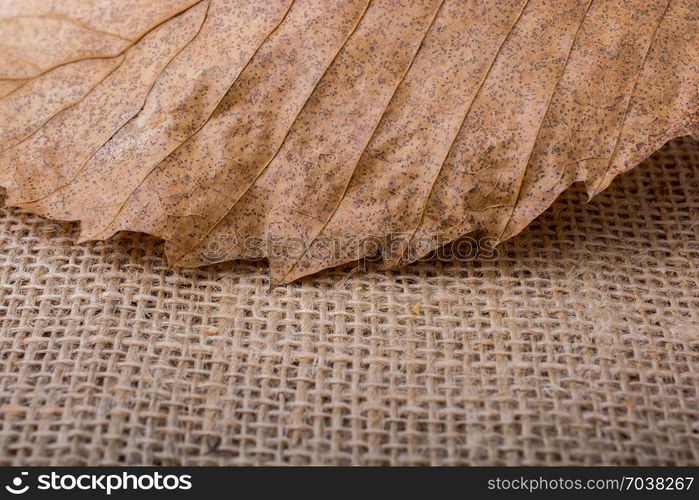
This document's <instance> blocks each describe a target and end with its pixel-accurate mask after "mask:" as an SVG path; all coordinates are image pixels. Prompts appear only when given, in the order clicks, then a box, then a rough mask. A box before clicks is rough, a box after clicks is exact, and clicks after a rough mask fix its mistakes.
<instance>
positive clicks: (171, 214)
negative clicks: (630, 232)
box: [0, 0, 699, 283]
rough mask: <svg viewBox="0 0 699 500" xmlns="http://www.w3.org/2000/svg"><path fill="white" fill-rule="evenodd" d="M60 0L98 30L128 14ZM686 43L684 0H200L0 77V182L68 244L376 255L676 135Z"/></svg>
mask: <svg viewBox="0 0 699 500" xmlns="http://www.w3.org/2000/svg"><path fill="white" fill-rule="evenodd" d="M152 3H154V4H160V3H161V2H152ZM190 3H192V2H190ZM48 4H51V5H52V7H51V8H52V9H54V10H55V9H58V8H59V7H58V5H59V3H58V2H56V3H55V4H52V3H51V2H48ZM66 4H67V5H69V7H66V10H65V11H61V13H60V15H58V14H56V12H58V11H56V12H54V13H53V14H51V15H52V16H53V17H56V18H62V17H61V16H66V17H68V18H70V19H72V20H78V21H79V23H80V25H84V26H90V27H92V28H95V30H99V31H100V32H106V33H115V32H119V33H122V31H119V30H117V31H114V27H115V26H121V25H120V24H119V23H120V22H123V20H124V19H128V18H129V16H130V15H133V13H132V14H129V11H128V8H131V7H132V8H134V9H135V10H137V7H138V5H137V4H138V2H136V1H135V0H132V1H131V2H128V5H126V6H125V7H124V9H125V10H120V11H119V12H120V13H121V14H123V17H119V15H117V14H115V13H107V12H106V11H105V9H107V10H108V8H107V7H106V6H105V5H102V4H101V2H96V3H95V5H94V9H93V10H92V11H89V10H80V5H81V4H82V3H80V2H75V5H73V4H72V3H71V2H67V3H66ZM180 4H181V5H180V7H182V6H184V5H185V2H180ZM8 5H10V6H13V7H12V8H14V9H15V11H12V9H11V8H10V7H8ZM26 5H27V7H25V9H26V10H25V11H22V13H21V15H26V16H30V17H31V16H33V15H35V14H36V13H39V12H43V11H42V10H41V9H42V8H44V7H41V6H40V5H39V3H38V2H37V3H35V2H28V3H27V4H26ZM41 5H44V6H45V5H47V4H46V3H43V2H41ZM149 8H151V9H152V10H151V11H150V12H151V18H150V19H151V21H149V22H145V21H141V24H140V28H139V29H140V30H141V32H145V31H147V30H148V27H149V26H152V25H153V22H152V21H153V19H156V17H157V15H156V14H155V12H156V11H157V12H159V13H160V14H162V15H167V13H166V12H165V8H164V7H163V6H162V5H161V6H160V9H161V10H159V11H158V10H157V9H156V7H154V6H152V5H151V6H150V7H149ZM17 9H18V7H17V4H16V3H15V2H0V25H1V24H2V22H3V19H14V17H12V16H15V17H16V16H19V15H20V14H18V13H17ZM70 9H73V10H70ZM168 12H170V11H168ZM160 14H158V15H160ZM110 16H111V17H110ZM53 17H52V19H53ZM118 19H121V21H119V20H118ZM13 22H14V21H13ZM13 26H15V25H14V24H13ZM95 30H93V32H97V31H95ZM0 32H2V26H0ZM124 33H126V31H124ZM698 33H699V0H643V1H641V0H628V1H625V2H618V1H615V0H516V1H512V2H494V1H491V0H481V1H466V0H451V1H449V0H445V1H439V0H419V1H410V2H408V1H399V0H373V1H369V0H337V1H320V0H296V1H295V2H292V1H291V0H288V1H282V0H278V1H274V2H242V1H233V0H210V2H209V1H205V2H201V3H199V4H196V5H194V6H192V7H190V8H189V9H188V10H186V11H185V12H184V13H182V14H180V15H178V16H176V17H174V18H172V19H170V20H169V21H166V22H164V23H163V24H161V25H160V26H159V27H157V28H155V29H152V30H151V31H148V32H147V34H145V36H143V38H142V39H140V40H137V41H135V43H134V44H133V45H132V46H130V47H127V48H125V49H123V50H121V49H115V50H116V53H114V54H112V55H113V56H114V55H115V56H116V57H111V58H101V59H100V58H91V59H87V60H85V61H80V62H74V63H70V64H63V65H58V66H56V67H55V68H54V69H52V70H49V71H48V72H44V73H43V74H42V76H40V77H38V78H33V79H28V80H26V81H24V82H23V83H22V84H21V85H19V86H18V85H17V84H16V83H14V82H13V81H11V80H7V79H5V80H4V81H0V96H3V97H0V116H1V117H2V118H3V119H4V123H2V124H0V132H2V134H1V135H0V150H1V149H6V151H5V152H4V153H2V154H1V155H0V182H1V183H2V185H3V186H5V187H7V188H8V189H9V202H10V203H12V204H15V205H21V206H24V207H27V208H29V209H31V210H33V211H35V212H37V213H40V214H43V215H46V216H48V217H52V218H56V219H66V220H79V221H81V222H82V226H81V227H82V238H83V239H96V238H106V237H108V236H110V235H112V234H113V233H115V232H117V231H120V230H137V231H144V232H148V233H151V234H155V235H158V236H160V237H162V238H164V239H165V240H166V252H167V255H168V258H169V259H170V261H171V263H173V264H175V265H185V266H197V265H205V264H208V263H211V262H217V261H223V260H230V259H239V258H259V257H267V258H268V259H269V261H270V269H271V274H272V281H273V283H281V282H290V281H293V280H295V279H298V278H300V277H302V276H305V275H308V274H311V273H315V272H317V271H319V270H322V269H324V268H327V267H331V266H335V265H339V264H342V263H345V262H349V261H353V260H356V259H360V258H363V257H369V256H371V255H372V254H373V253H375V252H376V251H379V252H380V254H381V256H382V258H383V260H384V262H385V265H386V266H387V267H396V266H400V265H404V264H407V263H409V262H412V261H413V260H415V259H417V258H420V257H422V256H423V255H425V254H427V253H429V252H430V251H431V250H433V249H435V248H437V247H439V246H441V245H444V244H446V243H448V242H450V241H452V240H454V239H456V238H458V237H460V236H462V235H465V234H468V233H471V232H474V231H479V232H482V233H484V234H486V235H490V236H492V237H493V238H494V239H495V240H497V241H502V240H504V239H507V238H510V237H511V236H513V235H515V234H517V233H518V232H519V231H520V230H521V229H523V228H524V226H526V224H528V223H529V222H530V221H531V220H532V219H533V218H534V217H536V216H537V215H538V214H539V213H541V212H542V211H543V210H545V209H546V208H547V207H548V206H549V205H550V204H551V203H552V202H553V201H554V200H555V198H556V197H557V196H558V195H559V194H560V193H561V192H562V191H563V190H565V189H566V188H567V187H568V186H570V185H571V184H572V183H574V182H584V183H585V185H586V187H587V190H588V193H589V195H590V196H594V195H595V194H597V193H598V192H600V191H601V190H602V189H604V188H605V187H607V186H608V185H609V183H610V182H611V180H612V179H613V178H614V177H615V176H616V175H618V174H620V173H622V172H624V171H625V170H628V169H629V168H632V167H633V166H635V165H637V164H638V163H640V162H641V161H643V160H644V159H645V158H646V157H647V156H648V155H650V154H651V153H652V152H654V151H655V150H656V149H658V148H659V147H660V146H662V144H664V143H665V142H667V141H668V140H670V139H673V138H675V137H678V136H682V135H687V134H690V135H694V136H695V137H696V136H698V135H699V41H698V39H697V36H698ZM137 36H139V35H138V34H134V33H133V32H130V33H129V36H126V38H129V39H131V38H132V37H137ZM61 40H62V39H61ZM101 40H102V42H104V43H106V41H108V40H111V39H110V38H109V37H106V38H102V39H101ZM102 42H100V43H102ZM110 43H111V42H110ZM57 45H58V47H57V48H56V52H55V53H62V54H64V55H65V54H68V53H69V51H70V50H72V49H70V47H69V46H70V42H66V45H63V44H62V43H59V44H57ZM117 45H118V44H115V45H114V47H116V46H117ZM96 47H100V45H99V44H98V43H94V44H93V45H92V49H91V50H92V51H93V52H92V53H93V54H96V53H97V51H96V49H95V48H96ZM100 50H101V49H100ZM119 50H121V52H119ZM61 51H63V52H61ZM30 53H31V51H28V52H27V53H26V54H24V56H23V57H25V56H26V57H27V58H30V55H29V54H30ZM122 53H123V55H119V54H122ZM46 57H47V59H46V60H45V61H43V62H41V65H43V66H45V67H48V66H50V65H51V64H54V63H55V61H56V60H58V56H51V57H53V59H50V58H48V55H47V56H46ZM61 57H63V56H61ZM52 61H53V62H52ZM81 63H83V64H85V65H87V64H89V65H91V66H90V67H91V68H92V67H93V66H94V70H92V71H91V72H90V75H89V76H86V75H85V73H86V72H85V71H78V70H73V69H70V68H72V67H74V65H77V64H81ZM43 66H42V67H43ZM9 67H11V68H15V69H12V71H15V73H14V74H15V75H17V74H20V73H21V72H20V70H19V69H17V68H19V67H14V66H9ZM8 71H9V70H8ZM61 72H63V73H61ZM27 74H28V73H27ZM51 75H54V76H51ZM2 77H3V76H2V74H0V78H2ZM42 78H44V80H42ZM8 123H9V125H8ZM3 144H5V147H4V148H3V147H2V145H3ZM251 242H255V244H254V245H251V244H250V243H251ZM368 242H369V243H371V244H367V243H368Z"/></svg>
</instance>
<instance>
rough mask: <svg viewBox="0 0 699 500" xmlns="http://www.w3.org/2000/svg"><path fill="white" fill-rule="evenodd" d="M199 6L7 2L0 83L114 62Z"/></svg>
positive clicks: (0, 6)
mask: <svg viewBox="0 0 699 500" xmlns="http://www.w3.org/2000/svg"><path fill="white" fill-rule="evenodd" d="M197 1H198V0H172V1H168V2H153V1H152V0H127V1H119V2H114V1H112V0H97V1H91V2H86V1H85V0H3V1H2V2H0V33H2V38H1V39H0V79H20V80H21V79H27V78H32V77H35V76H39V75H40V74H42V73H44V72H46V71H48V70H50V69H52V68H54V67H56V66H58V65H60V64H66V63H69V62H74V61H80V60H83V59H89V58H97V57H115V56H117V55H120V54H122V53H123V52H124V51H125V50H126V49H127V48H129V47H130V46H131V45H133V43H135V42H136V41H137V40H138V39H139V38H140V37H141V36H142V35H143V34H144V33H146V32H148V31H150V30H151V29H153V28H154V27H155V26H157V25H159V24H161V23H163V22H165V21H166V20H168V19H170V18H171V17H173V16H174V15H176V14H178V13H180V12H182V11H183V10H185V9H187V8H189V7H191V6H192V5H193V4H195V3H196V2H197ZM57 36H59V37H60V42H61V43H56V37H57Z"/></svg>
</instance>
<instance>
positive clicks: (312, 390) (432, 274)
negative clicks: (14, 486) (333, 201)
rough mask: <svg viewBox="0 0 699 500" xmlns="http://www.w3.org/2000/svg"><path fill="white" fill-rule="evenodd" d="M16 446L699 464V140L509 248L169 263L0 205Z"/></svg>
mask: <svg viewBox="0 0 699 500" xmlns="http://www.w3.org/2000/svg"><path fill="white" fill-rule="evenodd" d="M0 230H1V231H0V245H1V250H0V295H1V306H0V314H2V319H1V321H2V323H1V330H0V341H1V343H0V360H1V361H0V411H1V412H2V429H1V431H0V457H1V458H2V459H1V461H0V462H1V463H3V464H36V465H38V464H104V465H106V464H167V465H174V464H191V465H215V464H699V394H698V392H699V269H698V267H697V263H698V262H699V237H698V236H699V235H698V232H699V145H697V144H696V143H694V142H691V141H690V140H687V139H685V140H682V141H677V142H674V143H672V144H670V145H669V146H667V147H665V148H664V149H663V150H662V151H660V152H659V153H657V154H655V155H654V156H653V157H652V158H651V159H650V160H649V161H647V162H646V163H645V164H644V165H643V166H641V167H639V168H638V169H636V170H634V171H632V172H629V173H627V174H625V175H623V176H622V177H621V178H619V179H618V180H617V181H616V182H615V183H614V184H613V185H612V187H611V188H610V189H608V190H607V191H606V192H604V193H603V194H602V195H600V196H599V197H598V198H596V199H595V200H593V201H592V202H591V203H590V204H589V205H586V204H585V195H584V193H583V191H582V189H580V188H575V189H572V190H570V191H569V192H567V193H566V194H565V195H564V196H563V197H562V199H561V200H559V201H558V202H557V203H556V204H555V205H554V206H553V207H552V208H551V209H550V210H549V211H547V212H546V213H545V214H544V215H542V216H541V217H540V218H539V219H538V220H537V221H536V222H535V223H534V224H533V225H532V226H531V227H530V228H529V229H527V230H526V231H525V232H524V233H522V234H521V235H520V236H518V237H516V238H515V239H514V240H512V241H510V242H507V243H506V244H504V245H503V246H502V247H501V248H500V251H501V256H500V257H499V258H498V259H497V260H496V261H494V262H438V261H431V262H421V263H418V264H415V265H413V266H411V267H409V268H407V269H404V270H402V271H400V272H386V273H381V272H376V271H375V270H371V269H369V270H368V271H360V272H355V273H353V274H351V275H350V276H349V277H347V269H344V270H337V271H332V272H326V273H323V274H321V275H318V276H316V277H313V278H310V279H306V280H304V281H301V282H298V283H295V284H293V285H290V286H285V287H279V288H276V289H274V290H273V291H271V292H269V291H268V284H269V283H268V279H267V272H266V269H265V268H264V265H263V264H261V263H260V264H237V263H232V264H226V265H221V266H216V267H210V268H205V269H199V270H176V269H169V268H167V267H166V265H165V263H164V262H163V259H162V257H161V255H162V254H161V250H160V246H159V244H158V242H156V241H155V240H153V239H149V238H146V237H141V236H137V235H126V236H122V237H120V238H117V239H113V240H111V241H109V242H106V243H92V244H85V245H78V244H76V243H75V239H74V238H75V236H76V230H75V227H74V226H71V225H70V224H55V223H52V222H50V221H46V220H43V219H41V218H39V217H36V216H33V215H31V214H29V213H27V212H24V211H22V210H15V209H5V210H3V211H2V220H1V223H0Z"/></svg>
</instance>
